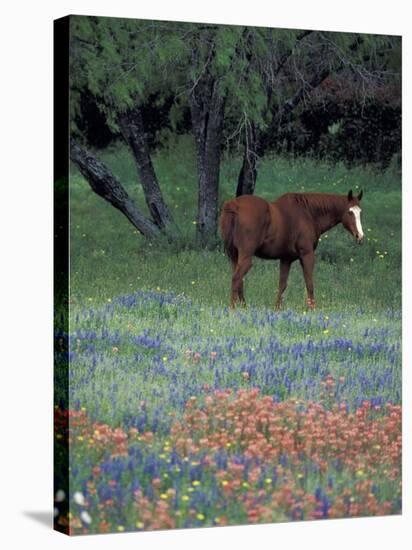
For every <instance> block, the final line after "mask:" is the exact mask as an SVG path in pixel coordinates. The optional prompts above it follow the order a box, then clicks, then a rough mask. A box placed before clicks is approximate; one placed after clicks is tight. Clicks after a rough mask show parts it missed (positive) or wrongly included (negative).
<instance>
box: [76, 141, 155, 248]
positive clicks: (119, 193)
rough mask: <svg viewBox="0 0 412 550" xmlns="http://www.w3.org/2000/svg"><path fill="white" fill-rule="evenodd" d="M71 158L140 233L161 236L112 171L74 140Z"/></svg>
mask: <svg viewBox="0 0 412 550" xmlns="http://www.w3.org/2000/svg"><path fill="white" fill-rule="evenodd" d="M70 158H71V160H72V161H73V162H74V163H75V164H76V165H77V166H78V168H79V170H80V172H81V173H82V174H83V176H84V177H85V179H86V180H87V182H88V183H89V185H90V187H91V188H92V189H93V191H94V192H95V193H97V195H100V197H102V198H103V199H105V200H106V201H108V202H110V204H112V205H113V206H114V207H115V208H117V209H118V210H120V212H122V214H124V215H125V216H126V218H127V219H128V220H129V221H130V222H131V223H132V224H133V225H134V227H136V229H138V230H139V231H140V233H142V234H143V235H144V236H146V237H149V238H153V237H156V236H158V235H159V234H160V230H159V228H158V227H157V225H155V224H154V223H153V222H152V221H151V220H149V219H147V218H146V217H145V216H144V215H143V214H142V212H141V211H140V210H139V209H138V208H137V206H136V204H135V203H134V201H133V199H132V198H131V197H129V195H128V194H127V192H126V190H125V189H124V188H123V186H122V185H121V183H120V182H119V181H118V180H117V179H116V178H115V176H114V175H113V174H112V173H111V172H110V170H109V169H108V168H107V167H106V166H105V165H104V164H103V163H102V162H101V161H99V160H98V159H96V158H95V157H94V156H93V155H91V154H90V153H89V152H88V151H86V150H85V149H83V148H82V147H80V146H79V145H78V144H77V143H76V142H75V141H74V140H73V139H71V141H70Z"/></svg>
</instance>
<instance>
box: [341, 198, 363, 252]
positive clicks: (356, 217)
mask: <svg viewBox="0 0 412 550" xmlns="http://www.w3.org/2000/svg"><path fill="white" fill-rule="evenodd" d="M362 195H363V191H362V190H361V191H360V193H359V195H358V196H357V197H355V196H354V195H353V193H352V189H351V190H350V191H349V193H348V197H347V198H348V203H347V206H346V207H345V211H344V213H343V216H342V224H343V227H344V228H345V229H347V230H348V231H349V233H351V234H352V235H353V236H354V237H355V239H356V240H357V241H358V243H360V242H361V241H362V239H363V230H362V223H361V212H362V209H361V207H360V201H361V199H362Z"/></svg>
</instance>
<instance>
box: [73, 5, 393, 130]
mask: <svg viewBox="0 0 412 550" xmlns="http://www.w3.org/2000/svg"><path fill="white" fill-rule="evenodd" d="M70 35H71V42H70V52H71V67H70V76H71V96H70V97H71V115H72V128H73V129H76V126H75V120H76V117H77V116H79V115H80V114H81V113H80V105H79V103H80V97H81V93H82V91H84V90H88V91H89V92H90V93H91V94H92V95H93V96H94V98H95V100H96V102H97V105H98V106H99V108H100V109H101V111H102V112H103V113H104V114H105V116H106V118H107V122H108V124H109V126H110V127H111V129H112V130H114V131H116V130H118V124H117V117H118V114H119V113H120V112H122V111H124V110H125V109H127V108H129V107H131V106H133V105H134V104H138V105H142V104H144V103H145V102H147V101H148V100H149V99H152V98H153V96H156V97H157V100H158V101H162V100H163V101H164V100H165V99H166V97H171V96H173V97H174V105H173V108H172V110H171V111H170V123H171V126H172V128H173V129H175V128H176V126H177V124H178V123H179V121H180V120H181V118H182V116H183V113H184V111H185V109H187V101H188V94H189V93H190V90H193V89H195V88H196V87H201V86H202V82H203V81H204V80H206V81H207V80H208V79H210V78H212V79H214V80H216V81H217V82H218V83H219V90H220V93H221V94H222V95H223V96H224V97H225V99H226V101H225V123H226V126H229V127H231V128H233V129H234V130H235V131H234V132H233V130H230V132H229V133H233V134H234V135H237V133H239V131H240V130H241V129H242V128H244V126H245V124H250V123H253V124H254V125H255V126H256V127H258V128H262V129H264V128H266V127H267V125H268V123H269V122H270V120H271V118H272V116H273V114H274V113H276V111H277V109H278V108H279V106H281V105H282V104H283V103H284V102H285V101H286V100H287V99H289V98H290V97H292V96H293V95H294V94H295V93H296V91H297V90H298V89H299V88H301V87H302V86H306V87H308V83H309V82H310V81H311V80H312V78H313V76H314V75H315V74H316V73H317V71H319V70H320V69H328V70H329V71H330V74H333V72H334V71H335V70H339V71H342V70H344V71H345V83H346V86H347V87H353V88H355V87H358V88H359V90H360V92H359V93H362V94H364V95H365V94H376V93H377V90H378V89H379V87H380V86H382V85H384V84H385V83H386V82H389V81H391V80H392V81H396V80H397V79H398V78H399V75H398V74H397V73H396V71H398V72H399V70H400V65H399V60H400V48H401V41H400V38H399V37H388V36H378V35H366V34H362V35H359V34H351V33H333V32H324V31H312V32H308V33H302V31H299V30H289V29H268V28H258V27H244V26H225V25H211V24H194V23H181V22H162V21H150V20H135V19H118V18H106V17H84V16H72V17H71V27H70ZM308 90H309V88H308ZM305 99H306V101H308V99H309V95H307V96H306V98H305ZM236 128H237V131H236Z"/></svg>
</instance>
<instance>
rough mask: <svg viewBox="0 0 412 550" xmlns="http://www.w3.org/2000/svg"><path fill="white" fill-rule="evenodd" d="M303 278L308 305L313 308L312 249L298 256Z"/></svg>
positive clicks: (313, 257)
mask: <svg viewBox="0 0 412 550" xmlns="http://www.w3.org/2000/svg"><path fill="white" fill-rule="evenodd" d="M299 261H300V265H301V266H302V270H303V276H304V278H305V284H306V291H307V293H308V306H309V308H310V309H315V297H314V294H313V268H314V266H315V253H314V252H313V250H312V251H311V252H308V253H306V254H304V255H303V256H301V257H300V258H299Z"/></svg>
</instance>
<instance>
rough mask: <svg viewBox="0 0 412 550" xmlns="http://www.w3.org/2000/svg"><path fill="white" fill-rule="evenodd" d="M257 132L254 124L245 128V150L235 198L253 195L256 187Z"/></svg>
mask: <svg viewBox="0 0 412 550" xmlns="http://www.w3.org/2000/svg"><path fill="white" fill-rule="evenodd" d="M258 141H259V138H258V131H257V129H256V128H255V126H254V124H253V123H252V124H250V125H247V126H246V130H245V150H244V153H243V163H242V168H241V169H240V173H239V178H238V182H237V189H236V196H237V197H240V195H253V193H254V192H255V186H256V177H257V168H256V163H257V159H258Z"/></svg>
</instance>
